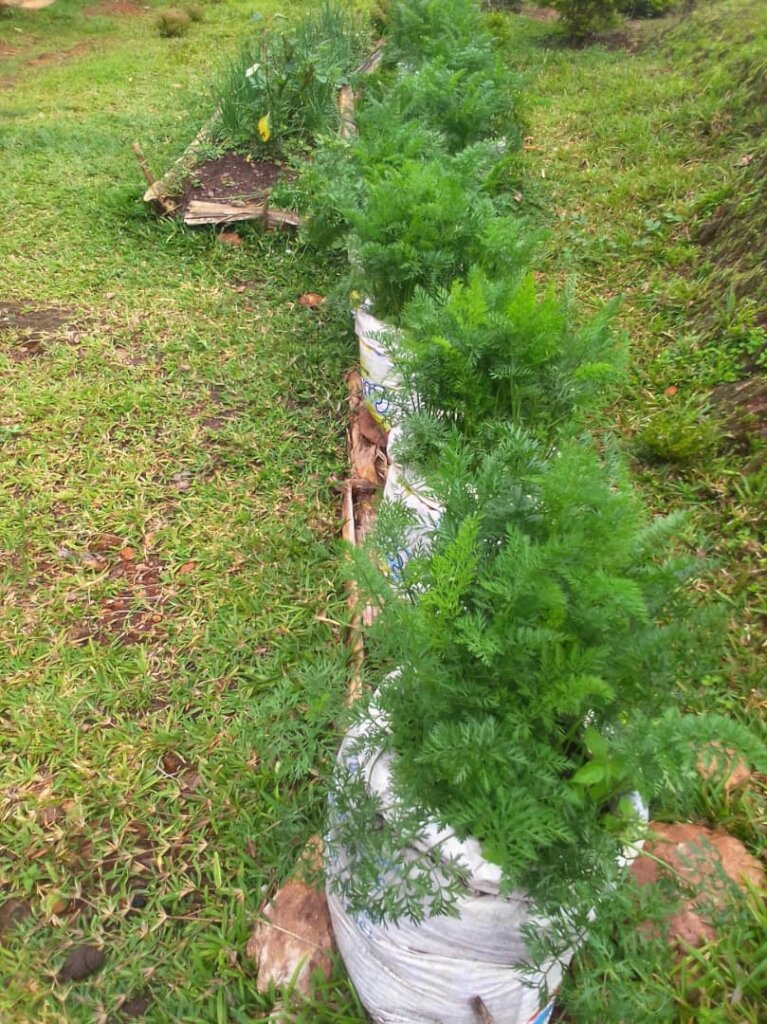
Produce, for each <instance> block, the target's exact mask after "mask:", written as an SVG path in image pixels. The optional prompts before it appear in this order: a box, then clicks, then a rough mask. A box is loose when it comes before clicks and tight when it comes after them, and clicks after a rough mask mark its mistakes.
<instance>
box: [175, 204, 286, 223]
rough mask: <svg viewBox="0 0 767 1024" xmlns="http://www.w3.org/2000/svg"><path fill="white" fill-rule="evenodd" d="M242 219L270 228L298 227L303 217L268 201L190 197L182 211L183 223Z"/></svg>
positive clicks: (227, 221)
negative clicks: (236, 201) (211, 199)
mask: <svg viewBox="0 0 767 1024" xmlns="http://www.w3.org/2000/svg"><path fill="white" fill-rule="evenodd" d="M242 220H260V221H262V222H263V224H264V225H265V226H266V227H267V228H269V229H271V228H298V227H300V226H301V224H302V223H303V219H302V218H301V217H299V215H298V214H297V213H293V211H292V210H281V209H279V207H277V206H269V204H268V203H227V202H224V201H222V200H213V201H208V200H203V199H190V200H189V202H188V203H187V207H186V210H185V211H184V223H185V224H188V225H190V226H192V227H195V226H198V225H201V224H234V223H236V222H237V221H242Z"/></svg>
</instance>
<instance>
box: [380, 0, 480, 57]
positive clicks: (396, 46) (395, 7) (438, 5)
mask: <svg viewBox="0 0 767 1024" xmlns="http://www.w3.org/2000/svg"><path fill="white" fill-rule="evenodd" d="M387 28H388V40H387V50H388V54H387V59H388V60H390V61H391V60H394V61H400V62H403V63H404V64H406V65H411V66H413V67H416V68H417V67H420V66H421V65H422V64H425V63H426V62H427V61H430V60H434V59H436V58H440V59H442V60H444V61H446V62H447V63H448V64H449V65H450V66H452V67H456V68H457V67H464V68H466V69H467V70H472V71H473V70H477V69H478V68H479V67H482V66H483V65H485V64H486V63H487V61H488V60H489V59H492V45H491V42H490V34H489V32H488V30H487V27H486V25H485V24H484V19H483V16H482V13H481V11H480V9H479V5H478V4H477V3H476V2H475V0H396V2H394V3H392V4H391V7H390V9H389V18H388V23H387Z"/></svg>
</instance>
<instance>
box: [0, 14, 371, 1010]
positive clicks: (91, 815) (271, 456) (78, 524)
mask: <svg viewBox="0 0 767 1024" xmlns="http://www.w3.org/2000/svg"><path fill="white" fill-rule="evenodd" d="M300 6H301V5H299V7H300ZM304 6H307V5H304ZM84 7H85V4H84V2H79V0H78V2H75V0H58V2H57V3H56V4H55V5H54V6H53V7H52V8H49V9H47V10H44V11H41V12H38V13H35V14H31V13H30V14H22V13H19V12H14V13H12V14H10V16H6V17H3V18H2V19H0V47H6V48H11V47H12V48H14V52H13V53H12V55H11V56H9V57H8V58H7V59H5V63H4V67H3V71H2V76H3V78H4V79H5V80H6V82H5V88H4V89H3V90H2V91H0V126H1V127H0V164H1V165H2V167H3V188H4V196H5V210H6V216H5V224H4V230H3V232H2V237H1V238H0V268H2V269H1V270H0V276H1V277H2V284H3V291H2V295H0V301H2V302H9V301H16V302H21V303H23V304H25V306H26V307H27V308H32V307H34V308H40V307H49V306H51V305H56V306H61V307H64V308H65V309H66V313H65V315H64V316H63V319H64V322H65V324H64V326H62V327H61V328H60V329H58V330H56V331H55V332H54V334H52V335H51V336H50V337H46V338H44V339H43V341H42V350H41V351H37V352H36V353H32V354H24V351H23V349H22V348H21V347H20V346H22V345H23V342H24V341H25V340H26V339H25V337H24V336H23V334H22V333H21V332H18V331H15V332H14V331H13V330H5V331H3V332H2V333H0V343H1V344H2V349H1V350H0V375H1V380H2V383H1V384H0V595H1V600H0V636H1V637H2V639H1V640H0V652H2V653H0V678H2V701H1V703H0V709H1V710H0V714H2V720H3V729H2V739H1V740H0V771H1V774H0V851H2V852H0V890H1V891H2V896H1V897H0V902H3V901H8V900H10V899H14V900H17V901H21V902H22V903H23V906H24V908H26V909H27V910H28V914H27V916H26V917H24V919H23V920H21V921H19V922H18V923H17V924H16V925H15V926H12V927H10V928H8V929H7V930H6V931H5V934H4V935H3V936H2V938H0V976H2V979H3V983H2V986H0V1019H2V1020H4V1021H5V1020H7V1021H19V1022H21V1021H29V1022H32V1021H34V1022H36V1024H37V1022H53V1021H81V1022H83V1024H85V1022H89V1024H90V1022H93V1021H99V1020H101V1021H107V1020H109V1021H112V1020H119V1019H122V1017H121V1014H120V1012H119V1011H120V1006H121V1005H122V1003H123V1001H124V1000H126V999H132V998H134V997H136V996H140V995H146V996H148V997H149V999H150V1004H149V1008H148V1009H147V1011H146V1014H145V1018H144V1019H146V1020H148V1021H152V1022H155V1021H156V1022H164V1021H168V1022H170V1021H173V1022H178V1021H195V1022H198V1021H216V1022H220V1021H244V1020H251V1019H252V1018H253V1017H254V1016H257V1015H258V1014H259V1013H260V1012H262V1011H263V1010H264V1009H266V1008H268V1006H269V1005H270V1001H269V999H268V998H265V997H262V996H259V995H258V993H257V992H256V986H255V965H254V964H252V963H250V962H249V961H248V960H247V958H246V957H245V952H244V950H245V943H246V940H247V937H248V934H249V929H250V926H251V925H252V923H253V921H254V919H255V916H256V912H257V910H258V908H259V906H260V905H261V903H262V900H263V893H264V892H265V891H266V890H267V889H269V888H270V887H272V886H274V885H275V884H276V883H277V882H279V881H280V880H282V878H283V877H284V876H285V875H286V874H287V873H288V872H289V871H290V869H291V867H292V865H293V863H294V861H295V858H296V856H297V854H298V852H299V851H300V849H301V848H302V846H303V843H304V841H305V840H306V838H307V837H308V836H309V835H310V834H311V833H312V832H313V831H315V830H316V829H317V828H318V827H319V826H320V823H321V820H322V810H323V801H322V797H321V787H320V786H319V785H318V782H317V776H318V774H321V771H322V760H323V756H324V754H325V753H326V752H327V751H328V750H329V749H330V748H331V747H332V745H333V742H334V741H333V734H332V730H331V729H330V728H329V726H330V725H331V723H332V720H333V718H334V715H335V712H336V709H337V705H338V702H339V701H340V699H341V698H342V695H343V692H344V686H345V679H344V676H345V671H344V658H343V644H342V642H341V636H340V632H341V631H340V629H339V627H338V626H336V625H334V623H336V622H340V621H342V620H343V617H344V610H343V609H344V605H343V603H342V600H341V599H340V597H339V590H338V587H337V584H336V572H337V551H336V548H335V539H336V537H337V533H338V514H337V498H336V496H335V495H334V493H333V490H332V481H333V479H334V478H336V477H338V476H339V475H340V474H341V473H342V472H343V469H344V461H345V456H344V437H343V424H344V409H345V403H344V399H345V387H344V382H343V371H344V369H345V367H346V366H347V364H348V363H349V362H350V361H351V359H352V356H353V345H352V340H351V336H350V332H349V327H348V324H347V321H346V318H345V315H344V314H343V313H342V311H340V310H338V309H336V308H335V307H334V306H333V304H332V303H328V304H327V305H326V306H324V307H323V309H322V310H321V311H319V312H311V311H309V310H307V309H304V308H303V307H301V306H300V305H298V303H297V298H298V296H299V295H300V294H301V293H302V292H304V291H306V290H313V291H319V292H324V291H328V290H329V289H330V288H331V287H332V286H333V284H334V280H335V274H336V270H337V268H336V267H334V266H333V265H332V263H331V264H327V263H326V264H325V265H324V266H320V265H319V264H318V263H317V261H316V259H314V258H312V257H310V256H308V255H307V254H306V253H305V252H303V251H296V247H295V244H294V243H292V242H291V240H290V238H289V237H286V236H282V235H279V236H278V235H275V236H273V237H272V236H265V237H262V236H261V235H260V234H259V233H258V231H257V230H255V229H248V228H244V229H242V232H241V233H242V236H243V239H244V244H243V245H242V246H240V247H231V246H227V245H223V244H221V243H220V242H219V241H217V239H216V236H215V233H214V232H213V231H212V230H201V231H199V232H193V231H187V230H184V229H182V228H181V227H179V226H178V225H176V224H174V223H170V222H165V221H160V220H157V219H156V218H155V217H154V216H153V215H152V214H151V213H150V212H149V211H148V210H147V209H146V208H145V206H144V204H143V202H142V200H141V195H142V193H143V188H144V184H143V181H142V179H141V177H140V173H139V170H138V167H137V165H136V163H135V158H134V157H133V154H132V153H131V151H130V148H129V146H130V143H131V141H133V140H134V139H138V140H140V141H141V142H142V144H143V146H144V148H145V151H146V153H147V156H148V157H149V159H150V161H151V162H152V164H153V165H154V166H155V168H156V169H157V170H158V171H161V170H163V169H164V168H165V166H167V164H168V162H169V161H170V160H171V159H172V158H174V157H175V156H176V155H178V154H179V153H180V151H181V150H182V149H183V148H184V146H185V145H186V144H187V142H188V141H189V140H190V138H191V137H192V136H193V134H194V132H195V130H196V128H197V126H198V125H199V124H200V123H201V122H202V121H203V120H204V119H205V117H206V116H207V114H208V112H209V107H206V102H205V100H204V96H205V93H206V91H207V90H208V89H209V82H210V81H211V80H212V77H213V72H214V69H215V67H216V66H217V63H218V61H220V60H221V59H222V57H223V56H224V55H225V54H226V53H227V52H230V53H231V52H232V51H233V50H235V49H236V48H237V47H238V46H239V43H240V41H241V38H242V36H243V34H244V33H247V32H248V31H249V30H250V28H251V25H252V24H253V23H252V22H251V20H250V14H251V11H252V8H251V7H250V5H248V4H244V3H238V2H236V0H229V2H227V3H223V4H211V5H208V6H206V12H205V13H206V17H205V20H204V22H203V23H202V24H195V25H193V26H192V28H191V29H190V32H189V33H188V35H187V36H186V37H184V39H181V40H164V39H161V38H160V37H159V36H158V35H157V33H156V29H155V27H154V19H155V15H156V8H153V9H152V10H147V11H145V10H143V9H140V13H139V14H137V15H124V14H123V15H118V16H115V17H102V16H99V17H91V16H87V15H85V14H84V13H83V8H84ZM277 7H278V5H277V4H276V3H271V2H267V3H265V4H261V5H260V10H261V11H262V12H263V13H268V12H269V11H272V10H276V9H277ZM83 42H84V43H86V44H87V48H85V47H83V48H81V49H79V50H78V51H76V52H75V53H74V54H71V55H70V56H67V55H66V52H65V51H67V50H71V48H72V47H74V46H76V45H79V44H81V43H83ZM62 51H64V53H63V55H60V56H57V57H55V58H47V59H46V62H45V63H42V64H30V63H29V62H30V61H31V60H34V59H35V58H36V57H38V56H39V55H40V54H42V53H54V52H56V53H59V54H62ZM8 79H10V81H9V80H8ZM201 97H202V99H201ZM190 110H192V111H193V113H192V114H190V113H189V111H190ZM67 325H68V326H67ZM131 556H132V557H131ZM5 906H6V913H7V912H8V909H9V907H10V904H8V903H7V902H6V903H5ZM82 942H93V943H95V944H97V945H100V946H102V947H103V949H104V952H105V954H106V962H105V964H104V966H103V968H102V969H101V970H100V971H99V972H98V973H96V974H94V975H93V976H92V977H90V978H88V979H86V980H84V981H80V982H69V983H66V984H65V983H61V982H58V981H55V980H54V977H53V976H54V975H55V972H56V971H57V970H58V969H59V967H60V966H61V964H62V963H63V961H64V959H65V957H66V955H67V953H68V951H69V949H70V948H71V947H72V946H74V945H77V944H78V943H82ZM347 998H348V996H347V995H346V993H345V990H343V989H341V990H340V994H338V993H336V996H335V999H336V1002H338V1003H339V1005H340V1006H341V1009H339V1011H338V1013H339V1014H340V1015H341V1016H340V1018H338V1019H343V1013H344V1012H345V1011H343V1006H344V1005H345V1002H344V1000H346V999H347ZM339 1001H340V1002H339ZM350 1005H351V1007H352V1010H351V1011H350V1012H352V1013H355V1012H356V1011H354V1010H353V1006H354V1004H353V1002H352V1003H351V1004H350ZM335 1013H336V1011H335V1010H332V1009H331V1010H328V1011H327V1016H328V1019H336V1017H335V1016H334V1014H335Z"/></svg>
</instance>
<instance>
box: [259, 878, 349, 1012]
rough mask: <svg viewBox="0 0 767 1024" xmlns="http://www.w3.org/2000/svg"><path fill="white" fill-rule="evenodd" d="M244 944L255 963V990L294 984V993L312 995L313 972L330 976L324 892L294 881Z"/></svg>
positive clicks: (330, 938)
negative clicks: (256, 974)
mask: <svg viewBox="0 0 767 1024" xmlns="http://www.w3.org/2000/svg"><path fill="white" fill-rule="evenodd" d="M262 913H263V918H264V919H263V920H262V921H260V922H259V923H258V924H257V925H256V926H255V928H254V929H253V932H252V934H251V936H250V939H249V940H248V944H247V948H246V952H247V955H248V956H249V957H251V958H252V959H254V960H256V961H257V963H258V982H257V985H258V990H259V992H266V991H268V990H269V987H270V985H272V984H273V985H274V986H275V987H276V988H284V987H285V986H288V985H291V984H292V986H293V991H295V992H297V993H299V994H301V995H303V996H306V997H307V998H309V997H310V996H311V978H312V975H313V974H314V972H315V971H316V970H318V969H319V970H321V971H322V973H323V974H324V976H325V977H326V978H329V977H330V972H331V970H332V967H333V964H332V960H331V958H330V954H331V952H332V950H333V948H334V943H333V932H332V928H331V924H330V913H329V911H328V904H327V900H326V899H325V894H324V892H322V891H321V890H319V889H315V888H313V887H312V886H310V885H307V883H306V882H302V881H300V880H298V879H295V878H292V879H290V880H289V881H287V882H286V883H285V885H283V886H282V888H281V889H279V890H278V892H277V894H276V895H275V896H274V898H273V899H272V900H271V902H270V903H268V904H267V905H266V907H265V908H264V910H263V912H262Z"/></svg>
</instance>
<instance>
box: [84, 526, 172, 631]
mask: <svg viewBox="0 0 767 1024" xmlns="http://www.w3.org/2000/svg"><path fill="white" fill-rule="evenodd" d="M120 543H121V541H120V539H119V538H118V537H116V536H113V535H111V534H104V535H102V536H101V537H97V538H96V539H95V540H94V541H93V543H92V544H91V545H90V548H89V551H88V552H87V553H86V554H85V555H84V556H81V561H84V562H85V563H86V564H87V565H89V566H92V567H93V568H96V569H99V570H101V571H106V572H107V576H108V578H109V579H110V580H121V581H122V586H121V587H120V589H119V590H118V591H117V593H116V594H114V595H113V596H112V597H108V598H106V599H105V600H104V601H103V602H102V603H101V604H100V605H99V606H98V608H97V609H96V613H95V615H94V616H93V617H92V618H91V619H90V620H88V621H86V622H83V623H81V624H80V625H78V626H75V627H74V629H72V630H71V631H70V634H69V639H70V640H71V641H72V643H75V644H82V643H85V642H86V641H87V640H96V641H99V642H101V643H110V642H111V641H113V640H119V642H120V643H122V644H126V645H127V644H137V643H143V642H145V641H147V640H153V639H156V638H157V636H158V635H159V633H160V632H161V630H162V628H163V624H164V622H165V611H164V606H165V604H166V602H167V600H168V596H169V594H168V593H167V591H166V589H165V588H164V587H163V584H162V579H161V577H162V570H163V566H162V562H161V561H160V559H159V558H158V556H157V555H152V554H148V553H146V552H144V553H143V554H142V553H140V552H139V551H138V550H137V549H136V548H132V547H128V546H126V547H119V545H120ZM117 547H119V550H118V551H115V548H117Z"/></svg>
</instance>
